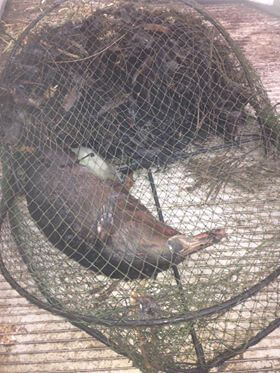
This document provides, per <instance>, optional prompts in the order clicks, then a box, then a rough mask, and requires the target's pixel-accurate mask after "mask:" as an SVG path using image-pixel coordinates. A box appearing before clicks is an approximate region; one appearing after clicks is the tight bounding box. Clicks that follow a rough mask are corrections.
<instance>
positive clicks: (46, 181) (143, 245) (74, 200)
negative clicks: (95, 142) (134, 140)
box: [2, 131, 225, 280]
mask: <svg viewBox="0 0 280 373" xmlns="http://www.w3.org/2000/svg"><path fill="white" fill-rule="evenodd" d="M2 132H3V131H2ZM20 132H22V131H18V134H19V133H20ZM14 133H15V131H14ZM13 136H14V135H13ZM25 138H26V135H23V136H22V135H21V136H20V139H18V140H19V141H18V140H17V141H15V136H14V137H13V141H9V136H5V131H4V139H3V141H4V142H5V143H6V144H8V146H9V148H10V150H11V151H12V152H13V157H12V158H13V162H12V165H13V166H12V167H13V169H14V174H15V178H16V179H18V180H17V184H18V185H20V189H21V192H22V193H23V194H24V195H25V197H26V200H27V206H28V210H29V213H30V215H31V217H32V218H33V220H34V221H35V222H36V224H37V226H38V227H39V229H40V230H41V231H42V232H43V233H44V235H45V236H46V237H47V239H48V240H49V241H50V242H51V243H52V244H53V245H54V246H55V247H56V248H57V249H59V250H60V251H62V252H63V253H64V254H66V255H67V256H68V257H69V258H71V259H74V260H75V261H77V262H79V263H80V264H81V265H82V266H84V267H86V268H88V269H90V270H93V271H95V272H97V273H99V274H103V275H106V276H108V277H110V278H116V279H125V280H134V279H141V278H147V277H153V276H155V275H156V274H158V273H159V272H161V271H165V270H168V269H169V268H170V267H171V266H172V265H174V264H179V263H181V262H183V261H184V260H185V259H186V257H187V256H189V255H190V254H192V253H194V252H196V251H198V250H200V249H202V248H205V247H208V246H210V245H212V244H214V243H217V242H219V241H220V240H221V239H222V238H223V237H225V231H224V229H214V230H212V231H209V232H205V233H201V234H198V235H195V236H192V237H187V236H185V235H183V234H182V233H180V232H179V231H177V230H176V229H174V228H172V227H170V226H168V225H166V224H163V223H161V222H159V221H158V220H157V219H155V218H154V216H153V215H152V214H151V213H150V211H149V210H148V209H147V208H146V207H145V206H143V204H141V202H140V201H139V200H138V199H136V198H134V197H133V196H132V195H130V193H129V191H128V189H127V188H126V187H125V186H123V185H122V184H121V183H120V182H118V181H110V180H107V181H104V180H102V179H101V178H100V177H97V176H96V175H95V174H94V173H93V172H92V171H91V170H89V169H88V168H87V167H84V166H82V165H81V164H79V163H77V162H76V161H75V159H73V157H71V156H69V155H68V154H66V153H65V152H64V151H62V150H54V149H50V148H49V149H46V147H44V148H40V147H39V148H38V147H33V146H30V145H26V144H24V143H23V140H24V139H25Z"/></svg>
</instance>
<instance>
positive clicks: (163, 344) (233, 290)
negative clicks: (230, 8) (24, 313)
mask: <svg viewBox="0 0 280 373" xmlns="http://www.w3.org/2000/svg"><path fill="white" fill-rule="evenodd" d="M278 131H279V119H278V116H277V114H276V108H275V107H273V106H272V105H271V103H270V102H269V100H268V98H267V95H266V92H265V90H264V89H263V87H262V85H261V82H260V81H259V79H258V77H257V76H256V74H255V72H254V71H253V69H252V67H251V66H250V65H249V64H248V62H247V61H246V59H245V57H244V56H243V55H242V53H241V52H240V51H239V49H238V48H237V47H236V45H235V44H234V43H233V41H232V40H231V39H230V37H229V35H228V34H227V32H226V31H225V30H224V29H223V28H222V26H221V25H220V24H219V23H218V22H217V21H215V20H214V19H213V18H212V17H211V16H210V15H209V14H208V13H206V12H205V11H204V10H203V9H202V8H200V7H199V6H198V5H197V4H196V3H194V2H191V1H177V2H174V3H173V2H172V4H171V2H167V1H154V2H153V4H152V5H151V4H149V3H148V2H146V1H137V2H136V1H128V2H127V1H114V2H110V4H109V3H108V4H106V2H93V1H87V0H85V1H83V2H76V1H70V0H69V1H60V2H57V3H55V5H53V6H52V7H51V8H49V9H48V10H47V11H46V12H45V13H44V14H43V15H42V16H40V17H39V18H38V19H36V20H35V21H34V22H32V23H31V24H30V26H29V27H27V29H26V30H25V31H24V32H23V34H22V35H21V36H20V37H19V39H18V40H17V42H15V46H14V48H13V50H12V51H11V54H10V57H9V59H8V63H7V64H6V66H5V68H4V69H3V72H2V76H1V127H0V132H1V133H0V135H1V144H2V145H1V159H2V168H3V179H2V200H1V221H0V223H1V234H2V237H1V245H2V250H1V260H0V264H1V269H2V273H3V274H4V276H5V278H6V279H7V280H8V281H9V282H10V283H11V284H12V286H13V287H14V288H16V289H17V290H18V291H19V293H20V294H22V295H24V296H25V297H27V298H28V299H29V300H30V301H32V302H33V303H35V304H37V305H39V306H40V307H43V308H45V309H48V310H50V311H51V312H54V313H57V314H60V315H62V316H64V317H66V318H67V319H68V320H70V321H71V322H73V323H74V324H75V325H77V326H79V327H80V328H82V329H84V330H86V331H87V332H88V333H90V334H92V335H94V336H95V337H96V338H98V339H99V340H101V341H102V342H104V343H105V344H107V345H109V346H111V347H112V348H113V349H115V350H116V351H118V352H120V353H122V354H124V355H126V356H128V357H129V358H130V359H132V360H133V362H134V364H135V366H137V367H139V368H140V369H141V370H142V371H146V372H159V371H164V372H188V371H189V372H190V371H192V372H195V371H198V372H203V371H208V370H209V369H210V368H212V367H215V366H217V365H219V364H221V363H223V362H224V361H225V360H227V359H229V358H230V357H232V356H235V355H236V354H238V353H240V352H242V351H243V350H245V349H246V348H248V347H249V346H250V345H252V344H255V343H256V342H258V341H259V340H260V339H261V338H262V337H264V336H265V335H267V334H268V333H269V332H271V331H272V330H274V329H275V328H276V327H277V326H278V325H279V307H278V306H277V305H278V304H279V280H278V275H279V257H280V248H279V228H278V226H279V211H278V208H277V202H278V195H279V193H278V182H280V180H279V176H280V173H279V155H278V147H279V139H278ZM201 232H203V233H201Z"/></svg>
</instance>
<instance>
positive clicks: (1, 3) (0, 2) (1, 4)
mask: <svg viewBox="0 0 280 373" xmlns="http://www.w3.org/2000/svg"><path fill="white" fill-rule="evenodd" d="M6 2H7V0H0V19H1V17H2V14H3V12H4V9H5V6H6Z"/></svg>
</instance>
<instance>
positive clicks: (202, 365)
mask: <svg viewBox="0 0 280 373" xmlns="http://www.w3.org/2000/svg"><path fill="white" fill-rule="evenodd" d="M148 179H149V182H150V186H151V190H152V194H153V197H154V201H155V205H156V209H157V213H158V218H159V220H160V221H161V222H162V223H164V217H163V213H162V209H161V205H160V202H159V197H158V194H157V189H156V185H155V181H154V177H153V174H152V171H151V170H150V169H148ZM172 270H173V274H174V277H175V280H176V284H177V286H178V288H179V291H180V297H181V301H182V304H183V307H184V310H185V311H186V312H188V311H189V310H188V307H187V304H186V299H185V297H184V290H183V286H182V282H181V276H180V273H179V270H178V267H177V266H176V265H173V266H172ZM190 335H191V338H192V342H193V345H194V348H195V352H196V356H197V365H198V368H199V371H200V373H207V372H208V371H209V369H207V368H206V366H207V365H206V360H205V355H204V351H203V347H202V344H201V343H200V340H199V338H198V336H197V334H196V331H195V329H194V323H193V322H191V323H190Z"/></svg>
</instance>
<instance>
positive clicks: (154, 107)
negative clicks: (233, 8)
mask: <svg viewBox="0 0 280 373" xmlns="http://www.w3.org/2000/svg"><path fill="white" fill-rule="evenodd" d="M4 74H5V75H4V78H5V81H6V82H8V84H7V86H9V94H11V95H12V99H13V102H14V103H16V106H17V107H19V106H20V107H23V108H24V110H25V111H27V112H28V113H29V115H30V116H32V117H33V118H35V119H36V121H37V122H38V123H40V124H41V125H42V124H43V125H44V127H45V128H46V130H47V131H48V132H49V135H50V136H51V137H52V139H53V140H54V141H55V142H56V143H58V144H61V145H62V146H63V147H66V148H67V147H70V148H71V147H72V148H73V147H78V146H86V147H90V148H92V149H93V151H95V152H97V153H99V154H100V155H101V156H103V157H104V158H105V159H116V158H117V159H120V160H123V159H125V161H126V162H132V161H133V162H137V164H138V165H139V167H149V166H150V165H151V164H154V162H156V163H161V164H168V162H169V160H170V162H171V161H172V159H173V156H175V157H177V158H178V154H179V158H180V154H183V153H184V151H185V150H186V149H187V148H188V146H189V144H190V143H194V142H200V143H201V142H205V141H207V139H208V138H209V136H218V137H220V138H221V139H222V140H223V141H224V142H231V141H234V140H235V138H236V136H237V134H238V128H239V127H240V126H241V125H242V123H244V121H245V119H244V118H246V115H247V114H246V105H247V104H248V102H249V100H250V95H251V92H250V89H249V87H248V84H247V81H246V79H245V77H244V73H243V71H242V69H241V68H240V66H238V65H237V64H236V60H235V58H234V55H233V53H232V51H231V49H230V48H229V47H228V46H227V45H226V43H225V42H224V41H222V39H221V38H220V36H219V34H218V32H217V31H215V30H214V28H213V27H211V26H210V25H209V24H208V23H206V22H205V21H203V20H202V19H201V18H200V17H198V16H196V15H195V14H194V13H191V12H189V13H184V12H179V11H175V10H171V9H152V8H145V9H143V8H141V7H140V6H136V5H135V3H134V5H133V4H132V3H129V4H127V3H119V4H118V5H112V6H109V7H105V8H100V9H97V10H95V11H94V12H93V13H92V14H91V15H90V16H87V17H84V19H83V20H80V21H76V22H72V21H71V22H69V21H68V22H65V23H64V24H62V25H59V26H54V27H50V26H44V27H43V28H41V29H40V31H38V32H33V33H32V34H30V36H29V37H28V38H27V39H26V40H25V43H24V45H23V47H22V48H21V49H19V51H18V53H15V54H14V57H13V61H12V63H11V64H9V66H8V67H7V68H6V69H5V71H4ZM41 125H40V126H41Z"/></svg>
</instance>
